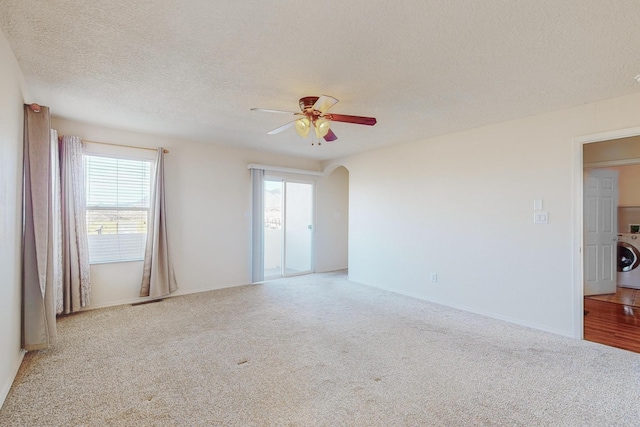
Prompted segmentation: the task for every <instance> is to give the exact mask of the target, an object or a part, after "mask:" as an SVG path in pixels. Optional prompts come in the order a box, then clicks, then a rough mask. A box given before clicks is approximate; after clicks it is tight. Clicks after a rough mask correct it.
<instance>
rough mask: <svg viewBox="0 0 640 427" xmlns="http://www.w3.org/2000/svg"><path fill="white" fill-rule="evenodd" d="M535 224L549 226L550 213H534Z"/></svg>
mask: <svg viewBox="0 0 640 427" xmlns="http://www.w3.org/2000/svg"><path fill="white" fill-rule="evenodd" d="M533 223H534V224H548V223H549V213H548V212H534V213H533Z"/></svg>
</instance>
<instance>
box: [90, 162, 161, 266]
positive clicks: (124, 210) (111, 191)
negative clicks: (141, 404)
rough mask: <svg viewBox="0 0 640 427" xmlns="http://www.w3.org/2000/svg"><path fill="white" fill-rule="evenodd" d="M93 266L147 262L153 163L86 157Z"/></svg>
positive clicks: (91, 259)
mask: <svg viewBox="0 0 640 427" xmlns="http://www.w3.org/2000/svg"><path fill="white" fill-rule="evenodd" d="M84 161H85V190H86V197H87V234H88V241H89V262H90V263H91V264H99V263H107V262H121V261H138V260H143V259H144V251H145V245H146V242H147V219H148V217H149V203H150V198H151V170H152V167H153V162H152V161H150V160H145V159H130V158H121V157H112V156H102V155H85V156H84Z"/></svg>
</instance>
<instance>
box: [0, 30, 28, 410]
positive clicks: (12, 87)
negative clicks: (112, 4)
mask: <svg viewBox="0 0 640 427" xmlns="http://www.w3.org/2000/svg"><path fill="white" fill-rule="evenodd" d="M22 81H23V77H22V73H21V71H20V69H19V68H18V63H17V61H16V59H15V57H14V56H13V53H12V52H11V49H10V47H9V45H8V43H7V40H6V39H5V37H4V34H3V33H2V32H1V31H0V406H2V403H3V402H4V399H5V397H6V396H7V393H8V392H9V388H10V387H11V383H12V382H13V378H14V376H15V374H16V372H17V369H18V367H19V365H20V362H21V360H22V351H21V350H20V330H21V326H20V325H21V314H20V313H21V286H20V263H21V255H20V254H21V250H20V248H21V239H22V233H21V229H22V228H21V223H22V217H21V213H22V128H23V118H24V115H23V94H22V90H21V86H22Z"/></svg>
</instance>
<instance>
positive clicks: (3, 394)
mask: <svg viewBox="0 0 640 427" xmlns="http://www.w3.org/2000/svg"><path fill="white" fill-rule="evenodd" d="M26 353H27V351H26V350H20V355H19V356H18V360H16V364H15V365H14V366H13V369H12V370H11V371H12V372H11V375H9V377H8V378H7V381H6V382H5V383H4V384H3V385H2V388H0V409H1V408H2V405H4V401H5V399H6V398H7V396H8V395H9V391H10V390H11V386H12V385H13V381H14V380H15V379H16V375H18V370H19V369H20V365H22V360H23V359H24V355H25V354H26Z"/></svg>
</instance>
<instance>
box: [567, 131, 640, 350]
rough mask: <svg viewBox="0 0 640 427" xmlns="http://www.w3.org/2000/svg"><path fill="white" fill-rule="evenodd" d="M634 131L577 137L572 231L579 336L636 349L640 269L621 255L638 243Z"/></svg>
mask: <svg viewBox="0 0 640 427" xmlns="http://www.w3.org/2000/svg"><path fill="white" fill-rule="evenodd" d="M639 134H640V129H631V130H626V131H620V132H614V133H608V134H601V135H594V136H590V137H586V138H583V139H582V140H579V141H578V142H579V147H578V148H579V150H580V155H581V156H580V158H581V162H580V163H581V170H580V173H581V175H582V176H581V179H580V181H579V182H580V183H581V184H582V185H581V188H580V190H581V191H580V196H581V197H579V199H581V200H579V202H580V206H578V208H582V213H581V215H580V216H579V220H581V221H579V222H580V226H579V229H578V230H576V232H577V233H579V238H580V242H581V243H580V248H581V249H582V250H581V257H580V261H581V262H582V268H581V269H580V272H579V273H580V274H579V277H580V278H581V280H580V282H581V283H580V284H579V285H580V287H579V289H577V290H578V291H579V293H580V295H579V297H580V301H579V305H580V307H582V308H583V310H581V312H582V313H581V316H580V317H581V321H580V326H581V329H582V330H581V331H580V332H581V334H580V337H582V338H584V339H586V340H589V341H594V342H598V343H601V344H605V345H609V346H613V347H618V348H622V349H626V350H631V351H636V352H640V269H638V270H634V269H633V268H632V267H633V265H634V264H636V263H635V262H630V259H629V260H627V258H629V257H627V256H625V254H626V253H627V252H629V253H635V252H634V251H630V250H629V249H628V246H633V247H634V248H635V247H636V246H637V247H638V248H640V233H638V232H639V231H640V186H638V185H637V183H638V182H640V136H639ZM627 241H628V242H627ZM636 243H637V245H636ZM625 248H627V250H626V251H625ZM627 264H628V265H627ZM637 264H640V259H639V260H638V263H637ZM576 285H578V284H576Z"/></svg>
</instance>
